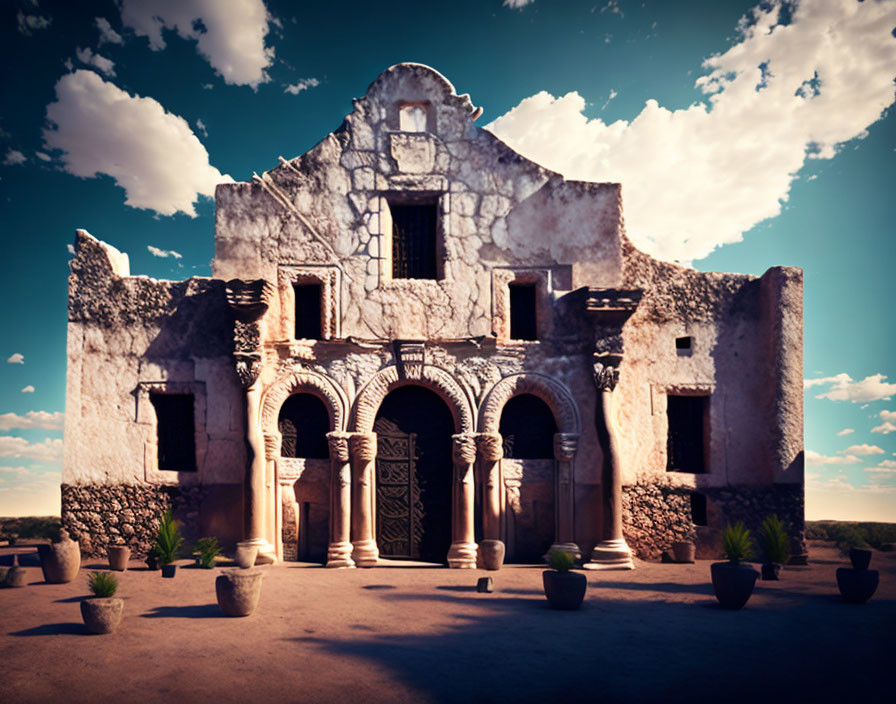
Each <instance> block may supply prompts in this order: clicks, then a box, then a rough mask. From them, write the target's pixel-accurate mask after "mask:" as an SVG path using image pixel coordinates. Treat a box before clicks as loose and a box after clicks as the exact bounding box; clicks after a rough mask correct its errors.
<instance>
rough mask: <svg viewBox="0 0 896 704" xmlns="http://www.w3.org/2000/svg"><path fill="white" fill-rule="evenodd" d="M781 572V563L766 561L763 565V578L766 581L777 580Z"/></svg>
mask: <svg viewBox="0 0 896 704" xmlns="http://www.w3.org/2000/svg"><path fill="white" fill-rule="evenodd" d="M780 573H781V565H780V564H778V563H777V562H766V563H764V564H763V565H762V580H763V581H764V582H777V581H778V575H779V574H780Z"/></svg>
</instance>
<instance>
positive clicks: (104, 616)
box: [81, 596, 124, 633]
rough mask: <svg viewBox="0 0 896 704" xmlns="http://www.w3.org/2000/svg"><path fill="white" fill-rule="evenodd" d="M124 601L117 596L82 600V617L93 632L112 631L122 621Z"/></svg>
mask: <svg viewBox="0 0 896 704" xmlns="http://www.w3.org/2000/svg"><path fill="white" fill-rule="evenodd" d="M123 610H124V601H122V600H121V599H119V598H118V597H116V596H110V597H109V598H108V599H96V598H94V599H85V600H84V601H82V602H81V618H83V619H84V625H85V626H87V629H88V630H89V631H90V632H91V633H111V632H112V631H114V630H115V629H116V628H118V624H119V623H121V614H122V611H123Z"/></svg>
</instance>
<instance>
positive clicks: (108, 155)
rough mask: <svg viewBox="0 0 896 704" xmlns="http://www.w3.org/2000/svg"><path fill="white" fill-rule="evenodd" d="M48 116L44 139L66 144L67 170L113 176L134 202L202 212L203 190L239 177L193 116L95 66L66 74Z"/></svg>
mask: <svg viewBox="0 0 896 704" xmlns="http://www.w3.org/2000/svg"><path fill="white" fill-rule="evenodd" d="M47 118H48V120H50V121H51V122H52V123H54V125H55V126H54V127H53V128H49V129H45V130H44V141H45V142H46V144H47V146H48V147H51V148H53V149H60V150H61V151H62V152H63V156H62V161H63V164H64V166H65V170H66V171H68V172H69V173H71V174H74V175H75V176H80V177H82V178H94V177H96V176H97V175H98V174H108V175H109V176H112V177H113V178H114V179H115V181H116V182H117V183H118V185H119V186H121V187H122V188H124V189H125V192H126V193H127V199H126V200H125V204H126V205H129V206H131V207H132V208H147V209H150V210H155V211H156V212H158V213H160V214H161V215H174V214H175V213H177V212H183V213H186V214H187V215H189V216H190V217H195V216H196V211H195V209H194V208H193V202H194V201H195V200H196V199H197V198H198V197H199V196H200V195H206V196H210V197H211V196H213V195H214V192H215V186H216V185H217V184H218V183H221V182H231V181H232V180H233V179H231V178H230V176H226V175H222V174H221V173H220V172H219V171H218V170H217V169H216V168H214V167H213V166H211V164H209V162H208V152H207V151H206V150H205V147H204V146H202V142H200V141H199V138H198V137H197V136H196V135H195V134H193V132H192V130H191V129H190V126H189V124H188V123H187V121H186V120H184V119H183V118H182V117H179V116H178V115H174V114H172V113H169V112H166V111H165V109H164V108H163V107H162V106H161V105H160V104H159V103H158V102H157V101H155V100H153V99H152V98H141V97H140V96H134V95H131V94H129V93H127V92H125V91H123V90H121V89H120V88H118V87H117V86H115V85H114V84H113V83H109V82H107V81H104V80H103V79H102V78H100V76H98V75H97V74H96V73H94V72H92V71H85V70H83V69H82V70H78V71H75V72H74V73H69V74H66V75H64V76H62V78H60V79H59V81H58V82H57V84H56V102H55V103H51V104H50V105H48V106H47Z"/></svg>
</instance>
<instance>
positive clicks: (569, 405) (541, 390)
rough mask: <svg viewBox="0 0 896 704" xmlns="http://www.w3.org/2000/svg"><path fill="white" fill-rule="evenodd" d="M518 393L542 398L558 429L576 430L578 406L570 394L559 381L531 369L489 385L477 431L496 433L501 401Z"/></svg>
mask: <svg viewBox="0 0 896 704" xmlns="http://www.w3.org/2000/svg"><path fill="white" fill-rule="evenodd" d="M519 394H532V395H533V396H537V397H538V398H540V399H541V400H542V401H544V402H545V403H546V404H547V405H548V408H550V409H551V412H552V413H553V414H554V420H555V421H556V422H557V432H558V433H571V434H575V435H578V434H579V432H580V426H579V409H578V407H577V406H576V402H575V400H574V399H573V397H572V394H571V393H570V392H569V390H568V389H567V388H566V387H565V386H564V385H563V384H561V383H560V382H558V381H555V380H554V379H552V378H551V377H549V376H545V375H544V374H537V373H534V372H523V373H520V374H511V375H510V376H506V377H504V378H503V379H501V381H499V382H498V383H497V384H495V385H494V386H493V387H492V388H491V390H490V391H489V392H488V394H487V395H486V397H485V401H484V402H483V404H482V407H481V408H480V410H479V432H481V433H497V432H498V428H499V426H500V423H501V412H502V411H503V410H504V404H505V403H507V402H508V401H509V400H510V399H511V398H513V397H514V396H518V395H519Z"/></svg>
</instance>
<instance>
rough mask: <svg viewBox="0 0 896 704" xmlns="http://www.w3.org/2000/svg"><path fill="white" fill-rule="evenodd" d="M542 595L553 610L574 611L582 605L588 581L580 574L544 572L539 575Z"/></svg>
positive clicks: (554, 571)
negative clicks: (542, 588)
mask: <svg viewBox="0 0 896 704" xmlns="http://www.w3.org/2000/svg"><path fill="white" fill-rule="evenodd" d="M541 577H542V581H543V583H544V595H545V596H546V597H547V600H548V603H549V604H550V605H551V607H552V608H554V609H562V610H563V611H575V610H576V609H578V608H579V607H580V606H581V605H582V600H583V599H584V598H585V589H586V587H587V586H588V580H586V579H585V575H583V574H582V573H581V572H557V571H556V570H545V571H544V572H542V573H541Z"/></svg>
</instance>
